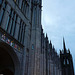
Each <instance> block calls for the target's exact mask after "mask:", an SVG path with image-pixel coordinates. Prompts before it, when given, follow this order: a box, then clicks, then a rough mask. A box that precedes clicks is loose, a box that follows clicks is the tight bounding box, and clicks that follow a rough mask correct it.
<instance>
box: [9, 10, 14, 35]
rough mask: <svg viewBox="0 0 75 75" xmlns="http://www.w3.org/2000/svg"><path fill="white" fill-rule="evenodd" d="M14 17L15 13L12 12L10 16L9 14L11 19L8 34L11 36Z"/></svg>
mask: <svg viewBox="0 0 75 75" xmlns="http://www.w3.org/2000/svg"><path fill="white" fill-rule="evenodd" d="M14 16H15V12H14V11H12V14H11V17H12V19H11V29H10V34H12V29H13V23H14V22H13V21H14Z"/></svg>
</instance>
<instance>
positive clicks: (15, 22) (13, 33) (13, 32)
mask: <svg viewBox="0 0 75 75" xmlns="http://www.w3.org/2000/svg"><path fill="white" fill-rule="evenodd" d="M17 18H18V17H17V15H16V20H15V26H14V31H13V36H14V35H15V30H16V24H17Z"/></svg>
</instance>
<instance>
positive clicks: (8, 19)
mask: <svg viewBox="0 0 75 75" xmlns="http://www.w3.org/2000/svg"><path fill="white" fill-rule="evenodd" d="M10 14H11V11H10V12H9V16H8V17H7V23H6V29H5V30H6V31H7V29H8V25H9V21H10Z"/></svg>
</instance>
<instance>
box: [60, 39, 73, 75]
mask: <svg viewBox="0 0 75 75" xmlns="http://www.w3.org/2000/svg"><path fill="white" fill-rule="evenodd" d="M60 60H61V67H62V75H74V69H73V60H72V55H71V53H70V50H69V49H68V50H67V49H66V45H65V41H64V38H63V50H62V51H60Z"/></svg>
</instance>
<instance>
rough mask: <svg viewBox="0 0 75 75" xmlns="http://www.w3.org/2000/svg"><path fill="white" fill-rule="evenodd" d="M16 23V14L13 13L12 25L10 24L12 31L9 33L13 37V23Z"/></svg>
mask: <svg viewBox="0 0 75 75" xmlns="http://www.w3.org/2000/svg"><path fill="white" fill-rule="evenodd" d="M15 21H16V14H15V12H14V17H13V24H12V31H11V35H12V36H13V33H14V28H15V23H16V22H15Z"/></svg>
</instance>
